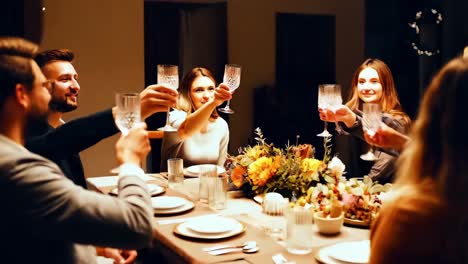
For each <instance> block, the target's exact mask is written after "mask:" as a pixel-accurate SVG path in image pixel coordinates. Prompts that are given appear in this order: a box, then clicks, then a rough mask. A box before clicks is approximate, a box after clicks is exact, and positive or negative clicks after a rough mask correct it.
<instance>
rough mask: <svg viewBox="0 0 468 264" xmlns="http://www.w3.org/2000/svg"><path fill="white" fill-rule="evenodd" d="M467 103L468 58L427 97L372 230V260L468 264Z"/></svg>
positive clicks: (437, 80)
mask: <svg viewBox="0 0 468 264" xmlns="http://www.w3.org/2000/svg"><path fill="white" fill-rule="evenodd" d="M467 101H468V59H467V58H465V59H462V58H456V59H453V60H452V61H450V62H449V63H448V64H447V65H445V66H444V67H443V68H442V69H441V70H440V71H439V72H438V73H437V74H436V75H435V77H434V78H433V79H432V82H431V83H430V85H429V87H428V89H427V91H426V93H425V95H424V98H423V101H422V104H421V106H420V109H419V115H418V117H417V119H416V122H415V124H414V127H413V130H412V133H411V135H410V138H411V140H410V141H409V142H408V144H407V146H406V148H405V150H404V151H403V153H402V154H401V156H400V159H401V160H400V161H399V163H398V164H399V166H398V171H397V179H396V182H395V185H394V191H393V192H394V195H393V196H392V200H390V201H387V202H386V203H385V205H384V207H383V208H382V210H381V213H380V216H379V217H378V219H377V221H376V223H375V224H374V227H373V229H372V232H371V259H370V263H383V264H385V263H468V236H467V235H466V234H467V233H468V213H467V211H466V204H467V203H468V191H467V190H468V177H467V176H468V163H467V162H466V161H465V157H464V156H465V154H466V150H467V149H468V137H467V136H466V131H467V129H468V125H467V123H466V121H465V119H466V116H468V107H467V106H466V102H467Z"/></svg>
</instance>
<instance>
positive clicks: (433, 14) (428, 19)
mask: <svg viewBox="0 0 468 264" xmlns="http://www.w3.org/2000/svg"><path fill="white" fill-rule="evenodd" d="M428 11H429V12H428ZM428 11H425V12H423V11H418V12H416V16H415V19H414V21H413V22H410V23H408V25H409V26H410V28H413V29H414V32H415V33H416V39H419V34H420V30H419V25H420V24H421V23H425V24H436V25H440V24H441V23H442V13H440V12H439V11H437V10H436V9H434V8H432V9H429V10H428ZM411 46H412V47H413V49H414V50H415V51H416V53H418V55H426V56H434V55H437V54H439V53H440V50H439V49H436V50H429V49H425V48H423V47H420V45H419V43H416V42H411Z"/></svg>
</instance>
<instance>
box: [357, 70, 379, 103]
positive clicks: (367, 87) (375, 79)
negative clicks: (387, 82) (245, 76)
mask: <svg viewBox="0 0 468 264" xmlns="http://www.w3.org/2000/svg"><path fill="white" fill-rule="evenodd" d="M357 88H358V95H359V99H361V100H362V101H363V102H364V103H378V102H380V99H381V98H382V83H381V81H380V78H379V74H378V73H377V71H376V70H374V69H373V68H370V67H367V68H364V69H363V70H362V71H361V72H360V73H359V77H358V84H357Z"/></svg>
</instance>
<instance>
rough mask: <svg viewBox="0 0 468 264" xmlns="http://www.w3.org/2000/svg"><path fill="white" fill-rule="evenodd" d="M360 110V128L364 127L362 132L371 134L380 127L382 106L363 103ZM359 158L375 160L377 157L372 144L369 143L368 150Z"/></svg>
mask: <svg viewBox="0 0 468 264" xmlns="http://www.w3.org/2000/svg"><path fill="white" fill-rule="evenodd" d="M362 110H363V115H362V120H361V122H362V128H363V129H365V130H364V133H367V134H368V135H369V136H373V135H375V133H376V132H377V130H378V129H379V128H380V124H381V122H382V107H381V105H380V104H374V103H365V104H364V105H363V108H362ZM361 159H363V160H368V161H374V160H377V159H378V158H377V157H376V156H375V154H374V146H372V145H371V146H370V148H369V151H368V152H367V153H365V154H362V155H361Z"/></svg>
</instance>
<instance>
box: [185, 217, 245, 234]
mask: <svg viewBox="0 0 468 264" xmlns="http://www.w3.org/2000/svg"><path fill="white" fill-rule="evenodd" d="M238 224H239V221H237V220H235V219H232V218H226V217H222V216H207V217H199V218H195V219H192V220H189V221H187V222H186V226H187V228H188V229H190V230H191V231H195V232H197V233H201V234H220V233H225V232H229V231H232V230H233V229H234V228H236V227H237V226H238Z"/></svg>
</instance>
